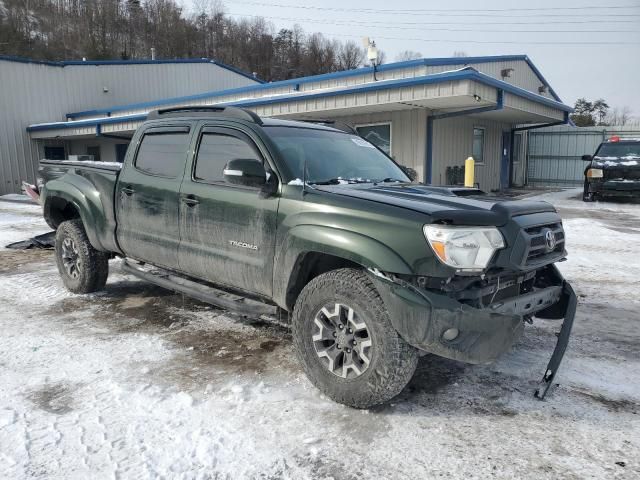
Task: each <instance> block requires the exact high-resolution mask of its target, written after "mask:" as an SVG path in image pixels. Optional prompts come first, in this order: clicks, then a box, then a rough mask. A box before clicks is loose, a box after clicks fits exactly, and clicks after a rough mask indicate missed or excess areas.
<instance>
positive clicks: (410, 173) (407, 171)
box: [400, 165, 418, 182]
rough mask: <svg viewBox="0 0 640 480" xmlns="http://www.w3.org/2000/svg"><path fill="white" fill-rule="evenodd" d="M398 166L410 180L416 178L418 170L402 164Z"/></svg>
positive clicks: (413, 180)
mask: <svg viewBox="0 0 640 480" xmlns="http://www.w3.org/2000/svg"><path fill="white" fill-rule="evenodd" d="M400 168H401V169H402V171H403V172H404V173H405V175H406V176H407V177H409V178H410V179H411V181H412V182H415V181H416V178H418V172H416V171H415V170H414V169H413V168H410V167H405V166H404V165H400Z"/></svg>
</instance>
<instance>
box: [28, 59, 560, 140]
mask: <svg viewBox="0 0 640 480" xmlns="http://www.w3.org/2000/svg"><path fill="white" fill-rule="evenodd" d="M456 80H474V81H477V82H479V83H483V84H485V85H489V86H491V87H495V88H497V89H500V90H503V91H505V92H507V93H510V94H513V95H516V96H519V97H522V98H526V99H528V100H531V101H534V102H537V103H540V104H543V105H547V106H549V107H552V108H557V109H558V110H562V111H564V112H571V111H573V109H572V108H571V107H569V106H568V105H564V104H562V103H560V102H557V101H555V100H551V99H549V98H546V97H543V96H541V95H536V94H535V93H531V92H529V91H528V90H524V89H522V88H519V87H514V86H513V85H511V84H509V83H505V82H502V81H500V80H496V79H495V78H493V77H490V76H488V75H485V74H483V73H480V72H478V71H476V70H474V69H472V68H469V69H465V70H460V71H456V72H447V73H435V74H432V75H425V76H422V77H414V78H401V79H397V80H383V81H380V82H375V83H367V84H363V85H356V86H353V87H349V88H343V89H340V90H331V91H328V92H326V91H325V92H314V91H311V92H309V93H293V94H290V95H278V96H276V97H272V98H255V99H248V100H241V101H236V102H225V103H220V104H219V105H233V106H237V107H255V106H261V105H271V104H275V103H281V102H286V101H291V100H294V101H297V100H313V99H317V98H323V97H333V96H338V95H348V94H351V93H364V92H370V91H377V90H388V89H391V88H399V87H410V86H413V85H426V84H433V83H441V82H451V81H456ZM218 96H220V95H218ZM145 118H146V114H136V115H126V116H122V117H106V118H95V119H89V120H75V121H70V122H54V123H44V124H37V125H32V126H30V127H28V128H27V130H28V131H37V130H54V129H58V128H75V127H83V126H89V125H99V124H109V123H118V122H123V121H131V120H144V119H145Z"/></svg>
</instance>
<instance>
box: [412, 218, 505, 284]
mask: <svg viewBox="0 0 640 480" xmlns="http://www.w3.org/2000/svg"><path fill="white" fill-rule="evenodd" d="M424 235H425V237H426V238H427V241H428V242H429V245H431V248H432V249H433V251H434V253H435V254H436V256H437V257H438V259H439V260H440V261H441V262H442V263H444V264H445V265H449V266H450V267H453V268H455V269H456V270H459V271H464V272H481V271H483V270H484V269H486V268H487V265H489V262H490V261H491V258H492V257H493V254H494V253H495V252H496V251H497V250H500V249H501V248H504V247H505V244H504V238H502V234H501V233H500V232H499V231H498V229H497V228H495V227H459V226H452V225H425V226H424Z"/></svg>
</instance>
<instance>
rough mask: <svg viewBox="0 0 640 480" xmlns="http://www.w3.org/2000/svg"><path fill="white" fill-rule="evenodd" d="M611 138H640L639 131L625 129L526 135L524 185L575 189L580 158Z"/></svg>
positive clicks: (569, 129)
mask: <svg viewBox="0 0 640 480" xmlns="http://www.w3.org/2000/svg"><path fill="white" fill-rule="evenodd" d="M612 135H619V136H621V137H625V136H626V137H640V129H635V130H634V129H630V128H625V127H607V128H602V127H589V128H572V127H552V128H547V129H540V130H532V131H530V132H529V134H528V148H527V185H529V186H532V187H547V186H553V187H575V186H579V185H582V183H583V182H584V169H585V162H584V161H582V159H581V157H582V155H585V154H589V155H592V154H593V153H594V152H595V151H596V148H598V145H600V143H601V142H602V141H603V140H605V139H607V138H608V137H610V136H612Z"/></svg>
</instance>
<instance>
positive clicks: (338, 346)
mask: <svg viewBox="0 0 640 480" xmlns="http://www.w3.org/2000/svg"><path fill="white" fill-rule="evenodd" d="M292 329H293V339H294V345H295V349H296V352H297V355H298V358H299V359H300V361H301V362H302V365H303V367H304V370H305V373H306V374H307V376H308V377H309V379H310V380H311V382H312V383H313V384H314V385H315V386H316V387H317V388H318V389H319V390H320V391H322V392H323V393H324V394H325V395H327V396H328V397H330V398H332V399H333V400H335V401H336V402H339V403H343V404H345V405H349V406H351V407H357V408H367V407H370V406H373V405H378V404H380V403H384V402H386V401H388V400H390V399H391V398H393V397H395V396H396V395H397V394H399V393H400V392H401V391H402V389H403V388H404V387H405V386H406V384H407V383H408V382H409V380H411V377H412V376H413V373H414V371H415V369H416V365H417V363H418V351H417V350H416V349H415V348H413V347H412V346H410V345H409V344H407V343H406V342H405V341H404V340H403V339H402V338H400V336H399V335H398V333H397V332H396V331H395V329H394V328H393V326H392V325H391V321H390V319H389V314H388V312H387V310H386V307H385V305H384V303H383V302H382V299H381V298H380V295H379V294H378V291H377V290H376V288H375V287H374V285H373V284H372V283H371V280H370V279H369V277H368V276H367V275H366V274H365V273H363V272H361V271H359V270H354V269H341V270H334V271H331V272H328V273H325V274H323V275H320V276H318V277H316V278H314V279H313V280H312V281H311V282H309V284H308V285H307V286H306V287H305V288H304V289H303V290H302V292H301V293H300V296H299V297H298V299H297V301H296V305H295V307H294V310H293V320H292Z"/></svg>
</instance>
